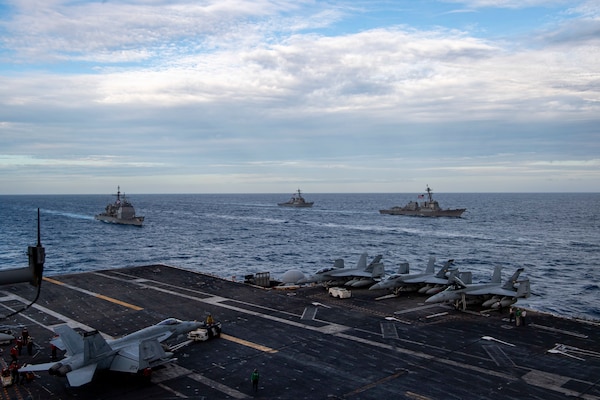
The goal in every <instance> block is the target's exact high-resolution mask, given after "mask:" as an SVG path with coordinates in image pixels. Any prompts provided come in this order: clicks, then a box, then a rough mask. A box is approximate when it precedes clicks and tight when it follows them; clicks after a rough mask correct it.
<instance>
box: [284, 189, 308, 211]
mask: <svg viewBox="0 0 600 400" xmlns="http://www.w3.org/2000/svg"><path fill="white" fill-rule="evenodd" d="M313 204H314V202H313V201H306V200H305V199H304V197H302V193H301V192H300V189H298V191H297V192H296V193H294V194H292V198H291V199H289V200H288V201H286V202H285V203H277V205H278V206H281V207H312V206H313Z"/></svg>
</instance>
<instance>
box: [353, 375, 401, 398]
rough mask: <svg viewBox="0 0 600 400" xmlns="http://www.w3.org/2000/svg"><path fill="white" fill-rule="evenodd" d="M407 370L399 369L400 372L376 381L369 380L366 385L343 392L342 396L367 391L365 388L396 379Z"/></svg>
mask: <svg viewBox="0 0 600 400" xmlns="http://www.w3.org/2000/svg"><path fill="white" fill-rule="evenodd" d="M407 372H408V371H407V370H405V369H403V370H402V371H400V372H396V373H395V374H393V375H390V376H386V377H384V378H381V379H379V380H378V381H375V382H371V383H369V384H368V385H365V386H363V387H359V388H357V389H355V390H353V391H351V392H350V393H345V394H344V397H349V396H353V395H355V394H359V393H362V392H365V391H367V390H369V389H372V388H374V387H376V386H378V385H380V384H382V383H386V382H388V381H391V380H394V379H396V378H399V377H401V376H402V375H405V374H406V373H407Z"/></svg>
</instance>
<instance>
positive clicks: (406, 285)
mask: <svg viewBox="0 0 600 400" xmlns="http://www.w3.org/2000/svg"><path fill="white" fill-rule="evenodd" d="M453 264H454V260H448V261H446V263H445V264H444V266H443V267H442V268H441V269H440V270H439V271H438V272H437V274H436V273H435V257H429V263H428V264H427V268H425V271H423V272H421V273H417V274H409V273H408V271H407V270H408V267H407V266H406V264H401V265H400V269H399V271H398V273H396V274H394V275H391V276H390V277H388V278H387V279H385V280H383V281H381V282H379V283H377V284H375V285H373V286H371V287H370V288H369V290H378V289H390V290H392V291H393V292H394V293H395V294H398V292H401V291H416V290H418V291H419V293H426V294H433V293H437V292H439V291H441V290H443V288H444V287H445V286H447V285H448V272H449V271H450V270H451V266H452V265H453Z"/></svg>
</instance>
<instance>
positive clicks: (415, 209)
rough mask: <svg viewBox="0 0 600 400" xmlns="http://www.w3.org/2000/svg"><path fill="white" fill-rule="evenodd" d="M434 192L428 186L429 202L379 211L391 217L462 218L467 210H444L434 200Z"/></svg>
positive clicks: (412, 202) (413, 202)
mask: <svg viewBox="0 0 600 400" xmlns="http://www.w3.org/2000/svg"><path fill="white" fill-rule="evenodd" d="M432 194H433V192H432V191H431V189H430V188H429V186H427V197H428V201H424V202H421V203H418V202H416V201H411V202H410V203H408V204H407V205H406V206H404V207H399V206H396V207H392V208H390V209H389V210H379V212H380V213H381V214H391V215H413V216H419V217H456V218H458V217H460V216H461V215H462V213H464V212H465V210H466V208H457V209H453V210H451V209H442V208H441V207H440V205H439V203H438V202H437V201H435V200H433V196H432Z"/></svg>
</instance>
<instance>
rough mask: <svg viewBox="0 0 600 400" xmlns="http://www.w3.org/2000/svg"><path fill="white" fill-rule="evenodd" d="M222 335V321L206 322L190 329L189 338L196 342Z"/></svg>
mask: <svg viewBox="0 0 600 400" xmlns="http://www.w3.org/2000/svg"><path fill="white" fill-rule="evenodd" d="M219 336H221V323H220V322H214V323H212V324H207V323H204V325H203V326H201V327H200V328H198V329H196V330H193V331H190V332H188V334H187V338H188V339H190V340H193V341H194V342H205V341H207V340H208V339H212V338H216V337H219Z"/></svg>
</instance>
